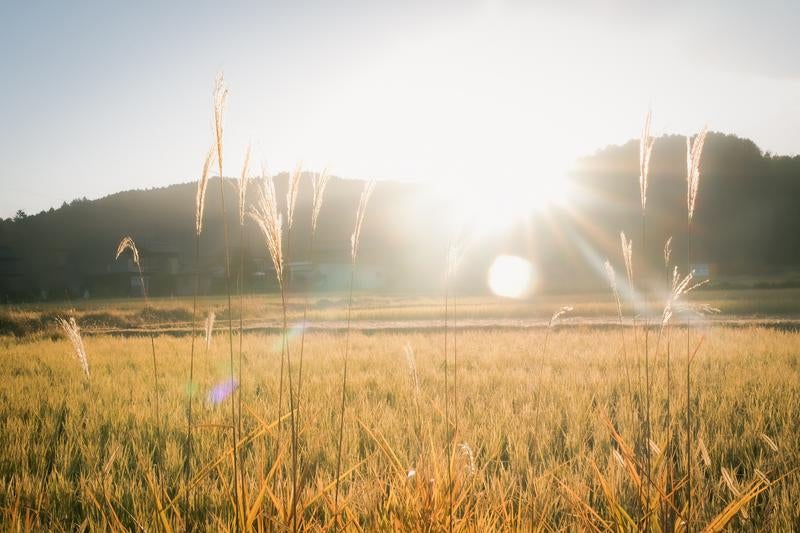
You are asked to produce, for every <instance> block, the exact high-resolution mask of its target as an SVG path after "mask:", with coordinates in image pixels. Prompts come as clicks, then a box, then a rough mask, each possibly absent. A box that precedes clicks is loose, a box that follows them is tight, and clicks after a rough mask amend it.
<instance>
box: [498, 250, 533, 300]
mask: <svg viewBox="0 0 800 533" xmlns="http://www.w3.org/2000/svg"><path fill="white" fill-rule="evenodd" d="M532 278H533V267H532V266H531V264H530V262H529V261H527V260H525V259H523V258H521V257H517V256H515V255H501V256H498V257H497V258H495V260H494V262H493V263H492V266H491V267H489V280H488V281H489V288H490V289H491V291H492V292H493V293H494V294H496V295H497V296H503V297H505V298H523V297H524V296H526V295H527V294H528V293H529V292H530V289H531V281H532Z"/></svg>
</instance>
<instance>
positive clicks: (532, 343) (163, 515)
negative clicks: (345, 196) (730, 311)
mask: <svg viewBox="0 0 800 533" xmlns="http://www.w3.org/2000/svg"><path fill="white" fill-rule="evenodd" d="M550 334H551V335H552V338H551V344H550V348H549V350H548V354H547V356H546V358H543V355H542V354H540V348H539V347H540V346H541V345H542V343H543V340H544V335H545V332H544V331H535V332H519V331H518V332H500V331H484V332H478V331H464V332H461V333H460V343H459V362H460V365H461V369H462V372H461V375H460V378H459V396H458V400H457V401H458V402H459V404H460V405H459V406H458V407H459V412H460V413H461V418H460V422H459V426H458V435H457V436H456V439H457V442H458V443H466V444H467V445H468V446H469V449H470V450H472V459H471V460H470V459H469V457H468V455H469V454H468V453H467V452H465V451H464V449H463V448H459V447H457V448H456V452H455V453H454V454H453V456H452V458H451V461H453V470H452V471H453V475H454V484H455V485H454V491H453V495H454V507H455V509H454V515H455V521H456V529H459V528H463V527H466V528H467V529H468V530H508V529H516V528H519V529H525V530H527V529H530V528H536V527H539V528H542V529H556V530H557V529H563V528H568V529H578V528H584V529H593V528H597V529H600V530H604V529H606V528H608V527H611V525H612V524H615V523H618V522H619V523H624V521H625V519H624V518H621V517H623V515H624V514H627V515H630V516H633V517H634V518H633V519H634V520H635V512H636V509H637V506H638V505H639V504H638V500H637V498H638V496H637V492H636V490H635V484H634V483H633V482H632V479H631V471H633V472H635V469H633V470H631V468H629V467H628V466H629V461H631V460H635V456H627V455H626V453H625V452H624V451H622V450H624V448H622V449H621V448H620V446H621V444H620V443H618V442H617V441H616V439H615V437H614V435H613V434H612V433H611V431H610V430H609V427H608V426H607V423H606V419H608V420H610V421H611V423H612V427H613V428H614V429H615V431H617V432H618V433H619V435H620V436H621V438H622V439H623V443H624V442H625V439H629V437H630V436H631V435H633V434H635V432H636V431H637V427H638V426H637V425H636V424H638V422H635V423H632V422H631V421H629V420H628V419H627V417H625V416H621V410H622V402H623V398H624V397H625V395H626V394H627V392H626V388H627V387H626V383H625V378H624V372H623V370H622V366H623V361H622V359H621V356H620V351H619V347H620V343H619V335H618V332H616V331H606V330H595V329H590V328H569V327H564V326H562V327H560V328H557V329H555V330H554V331H552V332H551V333H550ZM704 334H705V337H706V339H707V340H706V341H705V344H704V346H703V349H702V350H701V351H699V352H698V353H697V355H696V359H695V363H694V371H695V374H694V376H693V379H694V381H695V383H697V384H699V386H697V387H696V388H695V391H694V392H695V393H694V394H693V402H695V406H694V409H693V415H694V416H695V417H696V420H697V421H698V428H697V431H698V439H702V441H703V442H704V443H705V445H704V446H703V448H701V449H705V448H707V452H706V453H707V454H708V459H707V461H708V462H706V461H705V460H703V459H702V458H701V457H700V456H699V455H698V456H697V457H696V460H695V461H694V463H693V468H694V474H695V475H694V487H693V490H694V493H695V503H694V507H695V509H694V517H695V518H694V523H695V524H697V525H698V526H702V525H706V524H713V523H715V522H714V521H715V520H716V519H717V518H718V517H719V515H720V514H721V513H723V512H726V510H729V509H728V508H729V507H730V505H731V504H732V503H733V502H734V501H735V496H734V495H733V494H732V493H731V491H730V489H729V487H728V486H727V485H726V484H725V482H724V481H721V476H722V474H721V472H722V469H723V468H725V469H726V470H727V471H728V472H729V474H730V476H731V477H732V479H733V480H734V481H735V483H736V484H735V485H734V486H735V487H737V488H738V489H739V490H740V492H741V495H742V497H746V496H748V495H752V499H750V500H749V501H748V503H747V504H746V505H747V514H748V516H749V518H744V516H743V515H742V514H741V513H738V514H736V515H734V516H732V517H729V519H731V520H733V521H732V522H731V523H730V524H731V525H732V527H733V528H734V529H750V528H751V527H759V525H761V526H763V525H766V524H769V528H770V529H772V530H776V531H781V530H783V531H787V530H791V529H792V527H793V526H794V525H796V524H797V523H798V522H797V521H798V520H800V514H798V509H797V507H796V505H795V502H796V501H798V500H800V480H798V478H797V475H796V474H795V473H793V472H794V469H795V468H796V467H797V466H798V464H799V463H798V461H800V449H799V448H800V447H798V445H797V439H796V436H795V432H796V428H797V427H800V426H799V424H800V414H798V412H797V410H796V409H795V408H794V406H796V405H798V402H800V390H799V389H798V388H797V387H796V386H795V383H797V382H798V378H800V376H799V375H798V374H800V355H798V354H800V335H798V334H797V333H786V332H779V331H774V330H767V329H739V330H732V329H726V328H713V329H711V330H709V331H706V332H704ZM674 337H675V339H676V342H678V340H677V339H678V337H679V335H675V336H674ZM440 339H441V338H440V335H439V334H422V333H412V334H403V335H397V334H389V333H378V334H372V335H364V334H361V333H352V334H351V342H352V349H351V354H350V370H349V372H350V375H349V377H348V380H349V386H348V389H347V392H348V412H349V413H350V416H348V419H347V421H346V424H345V426H344V438H343V449H342V454H343V456H342V464H343V467H342V470H343V472H344V473H345V474H346V475H344V476H343V479H342V487H341V490H342V499H341V503H340V506H341V507H342V511H341V512H342V514H343V515H344V516H345V517H346V518H347V520H352V523H351V529H356V524H357V525H358V526H359V527H360V528H363V529H365V530H375V529H406V530H408V529H412V530H414V529H420V528H423V526H424V525H426V524H428V525H430V527H431V528H432V529H434V530H435V529H438V528H440V527H446V525H447V515H448V502H447V495H448V491H447V486H446V485H447V483H446V471H447V457H446V456H445V455H444V454H443V451H442V450H443V448H442V445H441V444H440V443H437V441H436V439H435V438H434V437H432V435H437V434H439V433H438V431H439V430H437V428H439V427H441V424H442V423H443V415H444V413H443V408H444V398H443V393H444V388H443V379H444V376H443V373H442V369H441V353H440V349H441V346H440ZM341 340H342V339H341V336H340V335H330V334H322V333H310V334H308V335H307V338H306V341H305V342H306V345H307V346H306V362H305V365H306V370H305V379H306V380H307V388H308V390H309V391H313V392H312V393H310V394H308V395H307V396H306V400H305V402H304V411H305V413H306V414H305V416H304V417H303V418H302V419H301V420H302V426H301V427H300V428H299V431H300V433H301V434H302V435H303V439H302V443H303V446H302V448H301V450H300V454H301V457H302V460H301V461H300V465H301V471H300V476H301V477H302V479H303V483H302V487H303V489H302V493H301V494H300V495H299V496H298V505H299V508H300V509H302V514H301V516H300V518H301V520H302V521H301V525H302V526H303V527H305V528H317V527H321V526H322V525H323V524H326V523H328V522H329V520H330V519H331V517H332V512H333V510H332V505H331V504H332V502H331V501H330V498H331V497H332V493H331V489H330V488H328V489H327V491H325V488H326V487H328V486H329V485H330V484H331V483H332V482H333V481H334V475H335V474H334V471H335V468H334V467H335V454H336V448H335V446H334V443H333V436H334V435H335V433H336V429H338V428H336V425H337V424H336V422H338V420H337V419H338V416H337V415H338V407H339V406H338V399H339V398H338V395H339V394H340V393H341V389H340V386H341V383H340V380H339V369H340V364H341V361H340V356H339V355H338V354H337V353H336V352H332V351H331V350H330V346H333V345H338V344H339V343H340V342H341ZM189 342H190V339H188V338H186V337H177V338H176V337H165V336H161V337H157V339H156V344H157V346H158V347H159V353H158V355H159V361H161V362H162V365H161V367H162V368H163V369H164V370H163V374H162V382H161V383H162V385H161V387H162V410H163V411H162V412H163V416H164V425H163V428H162V431H161V432H158V431H157V426H156V424H155V422H154V420H153V419H152V417H151V416H150V409H151V408H152V407H151V404H150V402H151V401H152V397H151V395H150V394H148V392H147V391H148V387H146V386H143V385H144V383H143V376H146V375H147V374H148V371H149V367H148V356H149V351H150V345H149V339H148V338H146V337H140V338H129V339H122V338H116V337H108V336H96V337H89V338H86V339H85V343H86V350H87V351H88V352H89V353H90V354H91V357H92V364H93V372H92V388H91V393H88V392H87V391H86V390H84V387H83V386H82V385H81V380H80V379H78V377H79V374H80V369H79V368H76V367H75V366H73V365H72V364H71V362H70V361H69V355H68V354H69V352H70V350H71V347H70V345H69V342H68V341H67V340H65V339H59V340H57V341H51V340H38V341H30V342H17V341H14V340H11V339H9V338H5V339H3V340H0V343H2V344H1V345H0V346H2V348H3V349H2V352H3V357H2V358H0V372H2V375H4V376H6V377H5V380H4V389H3V391H2V396H3V402H4V405H5V406H6V407H5V409H4V410H3V412H2V424H3V431H2V432H0V445H1V446H2V450H3V451H2V454H0V459H1V460H0V471H1V472H2V479H3V483H2V486H1V487H0V502H2V503H0V507H2V511H0V512H2V513H3V514H2V519H3V522H4V523H5V524H7V525H8V526H9V528H10V529H14V528H16V527H17V526H16V525H15V524H17V525H19V526H20V529H24V524H25V523H26V521H27V523H28V524H29V525H30V526H31V527H32V528H35V529H53V530H66V529H74V528H75V527H78V526H80V525H81V524H83V523H86V525H87V526H88V527H89V529H112V528H117V529H119V527H120V525H122V526H124V527H125V528H129V529H136V528H137V527H138V526H137V524H141V525H142V526H143V527H145V528H147V529H155V528H159V529H165V524H164V522H166V523H168V524H170V527H172V528H175V529H176V530H178V529H180V528H181V526H182V524H183V520H184V517H182V516H181V512H182V510H181V509H179V508H176V507H175V506H172V507H168V508H166V509H163V507H166V506H167V505H168V503H167V502H169V501H172V500H174V499H175V498H180V495H181V492H180V491H181V483H180V479H181V468H182V465H183V449H182V445H183V439H184V433H185V417H184V411H183V409H184V407H185V395H186V390H187V383H186V375H187V372H186V367H187V366H188V360H187V358H186V354H187V351H188V344H189ZM294 342H298V341H297V340H295V341H294ZM406 343H408V345H409V346H410V347H412V348H413V350H414V353H415V367H416V373H417V379H418V384H419V385H418V387H419V388H418V392H417V390H416V387H415V386H414V385H413V383H412V382H411V380H409V367H408V365H407V364H406V354H405V352H404V348H403V347H404V346H405V344H406ZM280 345H281V340H280V336H279V335H260V334H259V335H255V334H254V335H247V336H245V338H244V339H243V347H244V359H245V365H246V371H247V373H248V376H249V379H248V382H247V389H246V390H245V391H244V392H245V393H246V394H247V396H246V398H247V399H248V401H246V402H245V406H246V407H245V411H246V412H245V413H244V415H243V427H244V433H243V434H242V439H245V438H246V437H247V436H248V435H251V434H254V433H258V432H259V431H262V432H263V433H262V434H261V435H260V436H258V437H255V438H253V439H251V440H250V441H248V444H247V445H245V446H243V447H242V448H241V450H240V451H241V469H240V471H241V473H242V476H243V481H244V486H245V496H246V498H247V500H246V501H247V507H248V511H251V510H253V509H254V507H253V505H254V503H255V502H256V501H257V496H258V495H259V494H260V493H261V492H262V489H263V487H264V486H265V485H264V483H263V480H264V479H265V477H264V476H265V475H266V474H265V473H267V474H269V472H270V471H271V467H272V466H273V465H274V464H275V452H274V447H273V444H272V443H273V439H274V426H272V429H271V430H265V429H264V427H265V426H270V424H271V423H272V422H273V421H272V420H270V419H269V417H270V416H271V414H272V413H274V401H275V397H276V395H277V386H278V380H279V375H278V368H279V365H278V357H279V355H280ZM212 346H213V345H212ZM662 351H663V346H662ZM226 352H227V350H221V349H220V350H214V349H213V348H212V351H211V352H210V354H209V357H207V358H201V359H200V360H198V361H196V365H197V368H196V378H195V381H196V382H197V383H198V386H199V391H198V393H197V395H198V397H199V398H201V399H203V398H205V397H206V394H207V392H208V391H209V390H210V388H211V387H212V386H213V385H215V384H217V383H219V382H220V381H222V380H224V379H225V378H227V377H228V373H229V369H228V364H227V355H228V354H227V353H226ZM653 359H654V365H653V376H654V377H653V391H654V407H653V416H654V417H655V419H656V420H658V419H659V417H660V416H662V415H663V408H662V405H663V401H664V396H663V393H664V387H665V381H664V380H665V368H664V357H663V353H661V352H659V353H658V354H656V355H655V356H654V358H653ZM537 368H541V372H536V369H537ZM537 374H539V375H538V376H537ZM539 377H541V380H540V387H541V389H542V394H541V405H540V408H539V416H538V420H536V417H535V410H536V409H535V408H536V396H538V395H537V394H536V392H537V391H534V390H533V384H534V382H535V381H537V380H538V378H539ZM32 391H35V392H36V394H32ZM416 395H419V411H420V413H419V419H420V420H421V424H420V425H421V428H420V430H419V431H415V429H414V426H415V420H416V419H417V414H416V409H417V407H416V401H415V396H416ZM228 401H231V399H229V400H228ZM672 402H673V408H674V409H676V410H677V412H680V411H681V410H682V409H683V408H684V406H683V405H682V403H683V401H682V399H681V398H679V397H673V398H672ZM62 410H63V413H64V414H63V416H62ZM226 415H227V412H226V409H225V404H223V405H220V406H213V405H211V404H208V403H205V404H203V405H201V406H200V407H199V408H198V409H197V412H196V419H195V443H194V444H195V446H194V454H195V458H196V464H197V469H196V471H195V481H196V490H195V492H194V494H195V498H196V501H195V505H194V506H193V509H194V511H193V512H194V517H193V518H194V523H195V525H196V527H198V528H203V529H219V528H232V527H233V525H234V522H235V514H234V507H233V505H232V503H231V499H230V498H231V490H230V487H229V485H228V484H229V482H230V480H231V479H232V478H233V476H232V474H231V472H232V470H231V469H232V464H231V460H230V453H229V452H228V454H227V455H226V454H225V453H224V452H225V450H226V449H227V450H230V446H229V439H228V438H226V432H225V430H224V429H223V428H224V426H226V425H227V424H228V423H229V420H228V417H227V416H226ZM262 421H263V424H262ZM62 426H63V427H62ZM683 429H684V428H683V427H681V425H680V424H678V423H676V424H675V425H674V426H673V427H672V431H673V435H674V438H676V439H681V438H683ZM765 436H766V437H767V438H768V440H767V439H765ZM664 439H665V434H664V433H663V431H662V430H660V429H657V428H656V427H654V431H653V441H654V443H655V444H656V445H657V449H659V450H665V449H666V446H665V440H664ZM279 453H285V450H284V451H283V452H279ZM220 457H222V462H220V463H219V464H217V465H215V466H211V465H212V464H213V462H214V461H215V460H217V459H219V458H220ZM49 461H51V462H52V465H51V466H50V468H48V462H49ZM620 461H622V465H625V466H624V467H623V466H621V465H620ZM653 461H654V467H653V470H654V475H655V472H658V470H659V467H658V465H657V460H656V459H654V460H653ZM595 466H596V467H597V468H598V469H599V472H600V475H598V472H597V471H596V470H595ZM351 468H352V469H353V470H352V471H351V472H349V473H348V472H347V471H348V470H349V469H351ZM412 470H413V471H414V472H413V475H409V471H412ZM48 471H49V472H50V473H49V474H48V473H47V472H48ZM156 471H159V472H161V474H160V477H155V472H156ZM784 474H789V475H788V476H787V477H785V478H781V476H783V475H784ZM270 475H271V476H273V477H271V478H270V480H272V479H273V478H274V479H275V480H276V488H275V489H273V488H272V487H271V485H270V484H269V483H268V484H267V485H266V487H267V489H264V490H263V494H264V495H263V497H262V503H261V504H260V506H259V507H256V508H255V509H256V510H255V511H253V512H254V514H253V516H252V517H251V518H252V522H251V523H252V524H254V525H257V524H258V523H263V524H264V525H268V524H270V523H271V522H269V520H272V519H277V517H279V516H280V513H284V512H286V510H287V508H288V502H289V501H290V499H289V498H288V495H289V492H290V490H289V487H291V483H290V480H289V479H288V477H286V476H285V474H281V472H280V469H278V471H276V472H273V473H272V474H270ZM150 476H154V477H153V482H154V487H151V486H150V483H149V482H148V481H147V480H148V478H149V477H150ZM762 478H765V479H766V480H767V481H768V482H769V487H768V490H766V491H765V492H760V493H758V494H755V492H757V491H759V490H761V489H763V488H764V487H765V483H766V482H765V480H764V479H762ZM604 487H605V488H604ZM606 491H608V492H606ZM656 496H657V491H654V495H653V497H654V498H655V497H656ZM157 499H158V501H159V502H160V505H161V506H162V509H163V510H162V511H161V512H159V507H158V505H159V504H158V503H157ZM282 506H286V508H282ZM587 507H588V508H589V509H591V510H592V512H589V511H588V510H587ZM679 509H680V506H679ZM248 514H249V513H248Z"/></svg>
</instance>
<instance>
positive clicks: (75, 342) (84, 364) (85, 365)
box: [56, 317, 89, 380]
mask: <svg viewBox="0 0 800 533" xmlns="http://www.w3.org/2000/svg"><path fill="white" fill-rule="evenodd" d="M56 321H57V322H58V325H59V326H60V327H61V329H62V330H63V331H64V333H65V334H66V336H67V338H68V339H69V340H70V342H72V348H73V349H74V351H75V357H76V358H77V359H78V362H79V363H80V365H81V370H83V373H84V374H85V375H86V379H87V380H88V379H89V359H88V358H87V357H86V347H85V346H84V345H83V338H82V337H81V329H80V328H79V327H78V323H77V322H75V317H70V318H69V320H67V319H65V318H57V319H56Z"/></svg>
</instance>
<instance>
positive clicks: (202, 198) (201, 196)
mask: <svg viewBox="0 0 800 533" xmlns="http://www.w3.org/2000/svg"><path fill="white" fill-rule="evenodd" d="M213 161H214V148H213V147H212V148H211V149H210V150H209V151H208V155H207V156H206V160H205V161H204V162H203V173H202V174H201V175H200V180H199V181H198V182H197V196H196V197H195V210H194V217H195V222H194V228H195V231H196V232H197V235H200V234H201V233H202V232H203V211H204V210H205V206H206V189H207V188H208V175H209V172H210V171H211V163H212V162H213Z"/></svg>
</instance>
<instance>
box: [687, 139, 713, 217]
mask: <svg viewBox="0 0 800 533" xmlns="http://www.w3.org/2000/svg"><path fill="white" fill-rule="evenodd" d="M707 134H708V126H706V127H704V128H703V130H702V131H701V132H700V133H698V134H697V136H696V137H695V138H694V141H693V142H692V141H691V140H690V139H689V137H687V138H686V185H687V187H686V207H687V210H688V215H689V222H691V221H692V217H693V216H694V207H695V203H696V202H697V188H698V185H699V184H700V156H702V155H703V145H704V144H705V142H706V135H707Z"/></svg>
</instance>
